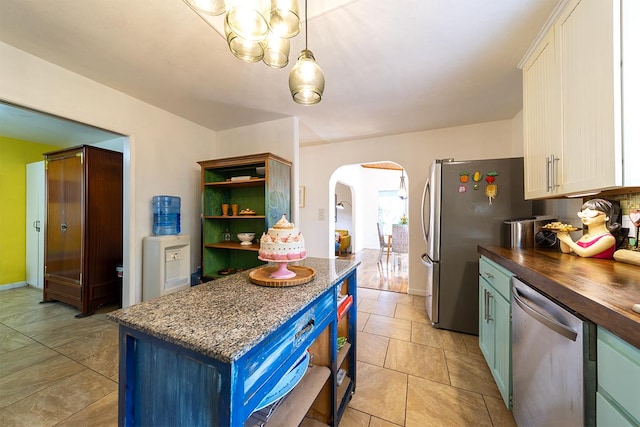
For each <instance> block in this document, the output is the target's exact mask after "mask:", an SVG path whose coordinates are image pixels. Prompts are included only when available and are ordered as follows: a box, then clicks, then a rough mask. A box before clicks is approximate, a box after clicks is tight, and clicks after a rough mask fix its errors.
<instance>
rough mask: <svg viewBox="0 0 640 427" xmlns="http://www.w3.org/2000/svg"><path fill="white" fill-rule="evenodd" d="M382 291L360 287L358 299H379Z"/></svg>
mask: <svg viewBox="0 0 640 427" xmlns="http://www.w3.org/2000/svg"><path fill="white" fill-rule="evenodd" d="M381 293H382V292H381V291H376V290H373V289H366V288H358V300H359V301H360V302H362V300H363V299H364V298H368V299H378V297H380V294H381Z"/></svg>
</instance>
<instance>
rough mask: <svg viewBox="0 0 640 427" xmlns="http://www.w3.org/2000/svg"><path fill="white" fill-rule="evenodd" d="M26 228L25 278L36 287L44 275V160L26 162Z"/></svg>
mask: <svg viewBox="0 0 640 427" xmlns="http://www.w3.org/2000/svg"><path fill="white" fill-rule="evenodd" d="M26 170H27V194H26V196H27V219H26V221H27V229H26V233H27V234H26V244H27V252H26V266H27V271H26V276H27V277H26V280H27V284H29V285H31V286H34V287H36V288H42V287H43V277H44V223H45V192H44V161H40V162H34V163H28V164H27V168H26Z"/></svg>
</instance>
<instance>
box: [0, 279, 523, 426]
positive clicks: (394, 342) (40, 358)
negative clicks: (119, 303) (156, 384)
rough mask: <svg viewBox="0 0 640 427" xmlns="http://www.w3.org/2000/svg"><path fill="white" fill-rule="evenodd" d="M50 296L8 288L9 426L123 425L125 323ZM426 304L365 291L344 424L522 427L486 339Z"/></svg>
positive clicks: (2, 375)
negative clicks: (433, 317)
mask: <svg viewBox="0 0 640 427" xmlns="http://www.w3.org/2000/svg"><path fill="white" fill-rule="evenodd" d="M40 299H41V291H40V290H37V289H34V288H19V289H11V290H7V291H0V425H1V426H6V427H8V426H29V427H31V426H74V427H75V426H116V425H117V395H118V391H117V387H118V384H117V383H118V376H117V369H118V352H117V343H118V340H117V327H116V325H115V324H113V323H111V322H109V321H108V320H106V319H105V317H104V314H96V315H93V316H90V317H85V318H81V319H78V318H75V317H74V315H75V314H76V313H77V311H75V310H74V309H72V308H70V307H68V306H65V305H64V304H60V303H47V304H40V303H39V301H40ZM423 306H424V298H422V297H417V296H412V295H407V294H401V293H394V292H387V291H380V290H371V289H364V288H360V289H359V305H358V316H359V317H358V329H359V333H358V351H357V354H358V383H357V390H356V394H355V395H354V396H353V399H352V401H351V404H350V407H349V408H348V409H347V411H346V412H345V415H344V417H343V420H342V422H341V423H340V426H341V427H353V426H369V427H380V426H420V427H422V426H431V425H433V426H436V425H438V426H509V425H515V423H514V421H513V418H512V417H511V413H510V412H509V411H508V410H507V409H506V408H505V406H504V404H503V403H502V400H501V399H500V396H499V394H498V391H497V389H496V386H495V383H494V381H493V379H492V378H491V374H490V373H489V370H488V367H487V365H486V363H485V361H484V359H483V357H482V355H481V354H480V350H479V348H478V344H477V341H478V340H477V337H475V336H470V335H464V334H459V333H455V332H449V331H443V330H437V329H434V328H432V327H431V326H430V324H429V323H428V322H427V318H426V314H425V311H424V309H423V308H422V307H423Z"/></svg>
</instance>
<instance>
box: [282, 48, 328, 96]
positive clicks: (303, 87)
mask: <svg viewBox="0 0 640 427" xmlns="http://www.w3.org/2000/svg"><path fill="white" fill-rule="evenodd" d="M289 89H290V90H291V96H292V97H293V100H294V101H295V102H297V103H298V104H303V105H313V104H317V103H318V102H320V100H321V99H322V93H323V92H324V74H322V70H321V69H320V66H319V65H318V64H317V63H316V60H315V58H314V57H313V53H312V52H311V51H310V50H308V49H304V50H303V51H302V52H300V56H299V57H298V62H296V65H294V66H293V68H292V69H291V73H289Z"/></svg>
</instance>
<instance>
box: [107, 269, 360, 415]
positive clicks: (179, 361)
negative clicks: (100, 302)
mask: <svg viewBox="0 0 640 427" xmlns="http://www.w3.org/2000/svg"><path fill="white" fill-rule="evenodd" d="M358 264H359V262H352V261H346V260H334V259H320V258H308V259H306V260H304V261H301V262H298V263H294V265H300V266H305V267H309V268H312V269H314V270H315V272H316V274H315V277H314V278H313V280H312V281H311V282H309V283H306V284H302V285H297V286H291V287H268V286H258V285H255V284H253V283H251V281H250V280H249V278H248V272H247V271H245V272H241V273H237V274H235V275H232V276H229V277H226V278H223V279H218V280H214V281H212V282H208V283H205V284H202V285H199V286H196V287H193V288H190V289H188V290H184V291H180V292H177V293H174V294H170V295H166V296H163V297H160V298H157V299H154V300H150V301H145V302H142V303H140V304H136V305H134V306H131V307H128V308H123V309H121V310H117V311H115V312H113V313H110V314H109V315H108V317H109V319H110V320H113V321H115V322H117V323H119V324H120V373H119V405H118V418H119V424H120V425H121V426H134V425H166V426H169V425H171V426H174V425H185V426H245V425H246V426H253V425H263V424H264V425H266V426H269V425H294V426H297V425H299V424H300V423H303V425H338V422H339V420H340V417H341V416H342V413H343V411H344V409H345V407H346V406H347V404H348V403H349V400H350V399H351V395H352V394H353V393H354V391H355V385H356V300H357V298H356V290H357V278H356V268H357V266H358ZM339 338H340V339H339ZM301 365H303V366H302V371H301ZM307 366H308V367H307ZM296 372H298V373H300V375H301V376H300V375H298V374H296V375H298V377H297V378H293V377H292V374H294V373H296ZM298 381H299V382H298ZM288 382H289V383H288ZM294 382H295V387H294V388H293V389H292V391H291V392H290V393H288V394H287V395H286V396H284V397H283V398H278V397H279V394H280V393H279V391H283V390H288V389H289V388H290V387H291V386H292V385H293V383H294Z"/></svg>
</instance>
